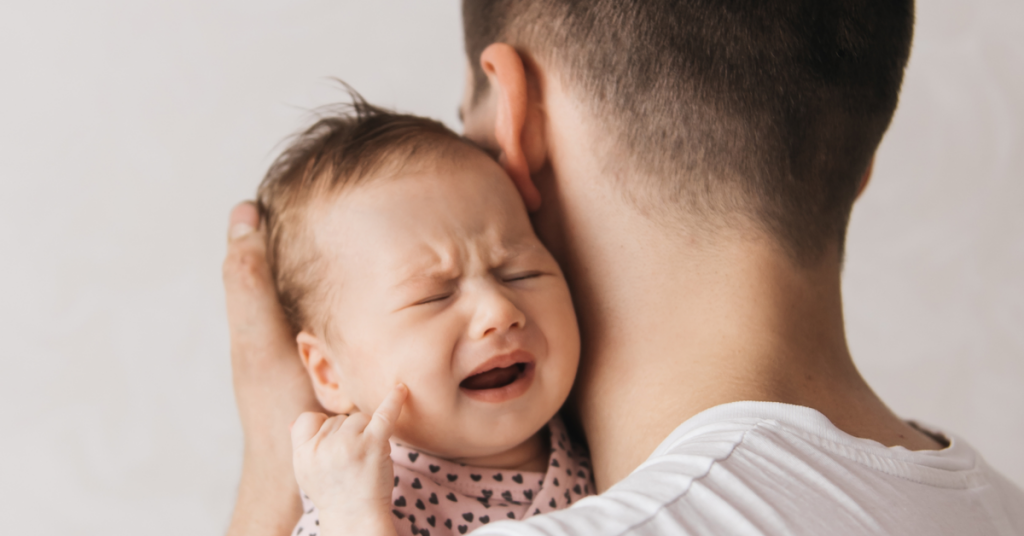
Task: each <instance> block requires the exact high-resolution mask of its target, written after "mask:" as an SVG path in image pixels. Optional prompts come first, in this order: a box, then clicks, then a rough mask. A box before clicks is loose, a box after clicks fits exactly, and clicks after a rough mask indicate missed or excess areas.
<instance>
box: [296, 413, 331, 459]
mask: <svg viewBox="0 0 1024 536" xmlns="http://www.w3.org/2000/svg"><path fill="white" fill-rule="evenodd" d="M326 420H327V415H324V414H323V413H313V412H311V411H307V412H305V413H303V414H301V415H299V418H298V419H295V422H294V423H293V424H292V450H295V449H297V448H299V447H300V446H302V445H303V444H305V443H306V442H307V441H309V440H310V439H313V436H315V435H316V434H317V432H319V431H320V427H321V426H323V424H324V421H326Z"/></svg>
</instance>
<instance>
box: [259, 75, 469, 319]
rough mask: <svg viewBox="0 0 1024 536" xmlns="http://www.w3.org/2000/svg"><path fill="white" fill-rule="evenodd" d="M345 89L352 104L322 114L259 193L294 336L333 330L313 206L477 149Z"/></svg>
mask: <svg viewBox="0 0 1024 536" xmlns="http://www.w3.org/2000/svg"><path fill="white" fill-rule="evenodd" d="M342 85H343V86H344V88H345V89H346V91H347V92H348V95H349V98H350V102H348V103H344V104H339V105H334V106H330V107H325V108H319V109H318V110H317V111H316V119H317V120H316V122H315V123H314V124H313V125H312V126H310V127H309V128H307V129H306V130H304V131H302V132H300V133H299V134H296V135H295V136H293V137H292V138H291V140H290V143H289V144H288V146H287V147H286V148H285V150H284V151H283V152H282V153H281V155H280V156H278V157H277V159H276V160H275V161H274V163H273V164H271V166H270V169H269V170H268V171H267V174H266V176H265V177H264V178H263V182H261V183H260V186H259V189H258V191H257V193H256V204H257V207H258V208H259V212H260V218H261V224H262V225H263V228H264V230H265V232H266V246H267V262H268V263H269V265H270V273H271V276H272V278H273V281H274V286H275V288H276V290H277V295H278V299H279V300H280V302H281V305H282V307H283V308H284V313H285V316H286V318H287V320H288V323H289V324H290V325H291V328H292V330H293V334H297V333H298V332H299V331H301V330H303V329H309V328H314V327H316V328H320V329H322V330H326V321H327V319H326V318H325V316H324V315H323V314H322V312H321V311H320V310H321V309H323V308H322V307H318V304H319V303H322V302H323V301H324V294H325V292H324V290H327V291H329V290H330V289H317V285H318V283H319V281H320V279H321V277H322V274H321V273H320V271H321V264H322V262H321V255H320V252H318V251H317V248H316V246H315V242H314V241H313V240H312V239H311V236H310V230H311V229H310V228H309V224H308V213H309V212H310V211H311V202H312V201H313V200H315V199H323V198H325V197H326V196H330V195H338V194H340V193H341V192H342V191H344V190H347V189H349V188H351V187H354V186H356V185H359V184H364V183H366V182H367V181H368V180H372V179H376V178H381V177H385V176H393V175H396V174H398V173H401V172H402V171H403V170H405V169H406V168H407V166H409V165H415V164H423V163H426V162H431V161H437V160H439V159H447V158H451V157H452V154H453V150H454V149H456V148H457V147H458V146H460V145H461V146H470V144H469V142H468V141H467V140H465V139H464V138H462V137H460V136H459V135H458V134H455V133H454V132H452V131H451V130H449V129H448V128H447V127H445V126H444V125H442V124H441V123H439V122H437V121H434V120H432V119H427V118H423V117H417V116H414V115H407V114H400V113H396V112H393V111H390V110H386V109H383V108H380V107H377V106H373V105H371V104H369V103H367V102H366V100H365V99H363V97H362V96H361V95H359V93H357V92H356V91H355V90H353V89H352V88H351V87H349V86H348V85H347V84H344V83H342ZM314 289H317V292H315V293H314ZM314 294H315V297H316V298H317V299H316V300H314V299H313V298H314ZM324 334H325V335H327V333H326V331H325V333H324Z"/></svg>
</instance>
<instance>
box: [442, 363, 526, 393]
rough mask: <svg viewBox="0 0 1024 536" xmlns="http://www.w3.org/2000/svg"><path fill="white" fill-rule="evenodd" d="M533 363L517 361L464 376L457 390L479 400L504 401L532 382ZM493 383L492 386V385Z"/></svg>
mask: <svg viewBox="0 0 1024 536" xmlns="http://www.w3.org/2000/svg"><path fill="white" fill-rule="evenodd" d="M533 371H534V365H533V363H517V364H515V365H512V366H511V367H506V368H505V369H492V370H491V371H487V372H484V373H482V374H477V375H476V376H472V377H469V378H466V379H465V380H464V381H463V382H462V383H461V384H460V385H459V390H460V391H462V393H463V394H465V395H466V396H468V397H470V398H472V399H474V400H479V401H480V402H491V403H498V402H506V401H508V400H513V399H516V398H519V397H520V396H522V395H523V393H525V392H526V391H527V390H528V389H529V388H530V385H531V384H532V383H533ZM492 385H493V387H492Z"/></svg>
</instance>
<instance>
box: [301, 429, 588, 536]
mask: <svg viewBox="0 0 1024 536" xmlns="http://www.w3.org/2000/svg"><path fill="white" fill-rule="evenodd" d="M548 431H549V432H550V434H551V455H550V456H549V458H548V470H547V472H546V473H533V472H522V471H506V470H498V469H488V468H485V467H472V466H468V465H462V464H460V463H454V462H450V461H447V460H442V459H439V458H435V457H433V456H429V455H427V454H423V453H422V452H417V451H415V450H412V449H410V448H408V447H404V446H402V445H399V444H398V443H395V442H394V441H392V442H391V461H392V462H394V464H395V465H394V467H395V488H394V490H393V491H392V492H391V500H392V508H393V509H392V510H391V513H392V519H393V520H394V522H395V528H396V529H398V534H399V535H402V536H406V535H415V536H431V535H434V536H439V535H443V536H448V535H456V534H466V533H468V532H470V531H472V530H473V529H476V528H479V527H480V526H481V525H485V524H487V523H490V522H492V521H500V520H502V519H525V518H527V517H530V516H532V515H537V514H543V513H545V512H550V511H552V510H559V509H562V508H565V507H567V506H569V505H570V504H572V503H573V502H575V501H578V500H580V499H582V498H583V497H586V496H587V495H590V493H591V491H592V490H593V485H592V484H591V480H590V478H591V475H590V462H589V460H587V459H586V457H584V456H583V455H582V454H581V453H579V452H574V451H573V447H572V444H571V443H570V442H569V436H568V435H567V434H566V433H565V426H564V425H563V424H562V421H561V419H559V418H558V417H555V418H554V419H552V420H551V422H550V423H548ZM302 505H303V509H304V513H303V515H302V518H300V519H299V523H298V524H297V525H296V526H295V530H294V531H293V533H292V534H293V535H295V536H316V535H317V534H318V533H319V532H320V530H319V524H320V521H319V514H318V513H317V511H316V507H315V506H313V503H312V502H311V501H310V500H309V499H308V498H307V497H306V496H305V495H303V496H302Z"/></svg>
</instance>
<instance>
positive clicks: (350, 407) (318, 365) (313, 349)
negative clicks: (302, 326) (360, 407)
mask: <svg viewBox="0 0 1024 536" xmlns="http://www.w3.org/2000/svg"><path fill="white" fill-rule="evenodd" d="M295 342H296V343H298V346H299V357H301V358H302V364H303V365H305V367H306V372H308V373H309V379H310V381H311V382H313V391H314V392H315V393H316V398H317V400H319V401H320V405H321V406H323V407H324V409H326V410H327V411H330V412H332V413H345V414H348V413H353V412H355V411H357V410H356V406H355V404H354V403H352V399H351V397H350V396H349V393H347V392H346V391H345V389H344V388H342V382H341V381H340V380H341V374H340V373H339V371H338V368H337V366H336V359H335V357H334V356H333V355H332V354H331V353H330V348H328V346H327V345H326V344H324V342H323V340H322V339H320V338H319V337H317V336H316V335H313V334H311V333H309V332H308V331H302V332H300V333H299V334H298V336H296V337H295Z"/></svg>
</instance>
